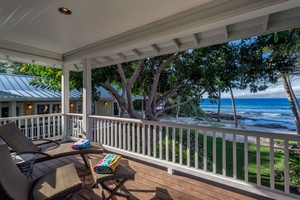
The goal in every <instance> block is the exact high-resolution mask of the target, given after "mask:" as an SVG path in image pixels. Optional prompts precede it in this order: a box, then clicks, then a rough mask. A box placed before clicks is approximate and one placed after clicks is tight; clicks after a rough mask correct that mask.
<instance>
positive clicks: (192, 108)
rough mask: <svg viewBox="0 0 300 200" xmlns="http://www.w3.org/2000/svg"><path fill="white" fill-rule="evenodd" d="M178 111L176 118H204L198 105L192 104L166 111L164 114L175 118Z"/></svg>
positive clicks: (203, 113)
mask: <svg viewBox="0 0 300 200" xmlns="http://www.w3.org/2000/svg"><path fill="white" fill-rule="evenodd" d="M178 109H179V113H178V117H205V112H204V111H203V110H202V109H201V108H200V106H199V103H194V102H192V103H189V104H185V105H183V106H179V107H175V108H172V109H171V110H167V111H166V114H167V115H170V116H173V117H176V115H177V110H178Z"/></svg>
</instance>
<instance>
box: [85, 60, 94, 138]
mask: <svg viewBox="0 0 300 200" xmlns="http://www.w3.org/2000/svg"><path fill="white" fill-rule="evenodd" d="M82 97H83V100H82V104H83V105H82V114H83V125H82V126H83V134H84V135H85V136H86V138H87V139H89V140H92V139H93V138H92V136H93V134H92V123H91V120H89V118H88V115H91V114H92V71H91V59H90V58H85V59H84V60H83V94H82Z"/></svg>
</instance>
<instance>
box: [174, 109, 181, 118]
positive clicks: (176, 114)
mask: <svg viewBox="0 0 300 200" xmlns="http://www.w3.org/2000/svg"><path fill="white" fill-rule="evenodd" d="M179 111H180V106H178V107H177V113H176V117H175V118H176V119H177V118H178V115H179Z"/></svg>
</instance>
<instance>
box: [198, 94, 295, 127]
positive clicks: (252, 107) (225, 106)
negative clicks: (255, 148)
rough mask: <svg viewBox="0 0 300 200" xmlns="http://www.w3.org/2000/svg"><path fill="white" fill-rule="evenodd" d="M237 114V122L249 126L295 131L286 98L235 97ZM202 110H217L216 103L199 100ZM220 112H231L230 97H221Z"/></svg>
mask: <svg viewBox="0 0 300 200" xmlns="http://www.w3.org/2000/svg"><path fill="white" fill-rule="evenodd" d="M235 105H236V112H237V115H240V116H242V117H243V119H240V120H238V123H239V124H245V125H250V126H268V125H269V126H276V127H277V128H276V129H277V130H283V131H295V130H296V126H295V122H294V118H293V113H292V110H291V108H290V105H289V102H288V100H287V98H235ZM200 108H201V109H202V110H203V111H213V112H217V110H218V104H217V103H216V104H211V103H210V101H209V99H205V100H203V101H200ZM221 112H222V113H226V114H233V108H232V103H231V99H230V98H222V99H221Z"/></svg>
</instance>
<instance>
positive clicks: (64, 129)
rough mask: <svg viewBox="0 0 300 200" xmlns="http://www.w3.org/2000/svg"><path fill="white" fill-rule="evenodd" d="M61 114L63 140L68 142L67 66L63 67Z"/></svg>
mask: <svg viewBox="0 0 300 200" xmlns="http://www.w3.org/2000/svg"><path fill="white" fill-rule="evenodd" d="M61 82H62V84H61V87H62V90H61V112H62V114H63V116H62V135H63V139H64V140H66V139H67V136H68V118H67V116H66V113H69V112H70V111H69V101H70V99H69V98H70V97H69V93H70V92H69V68H68V67H67V66H66V65H63V66H62V77H61Z"/></svg>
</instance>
